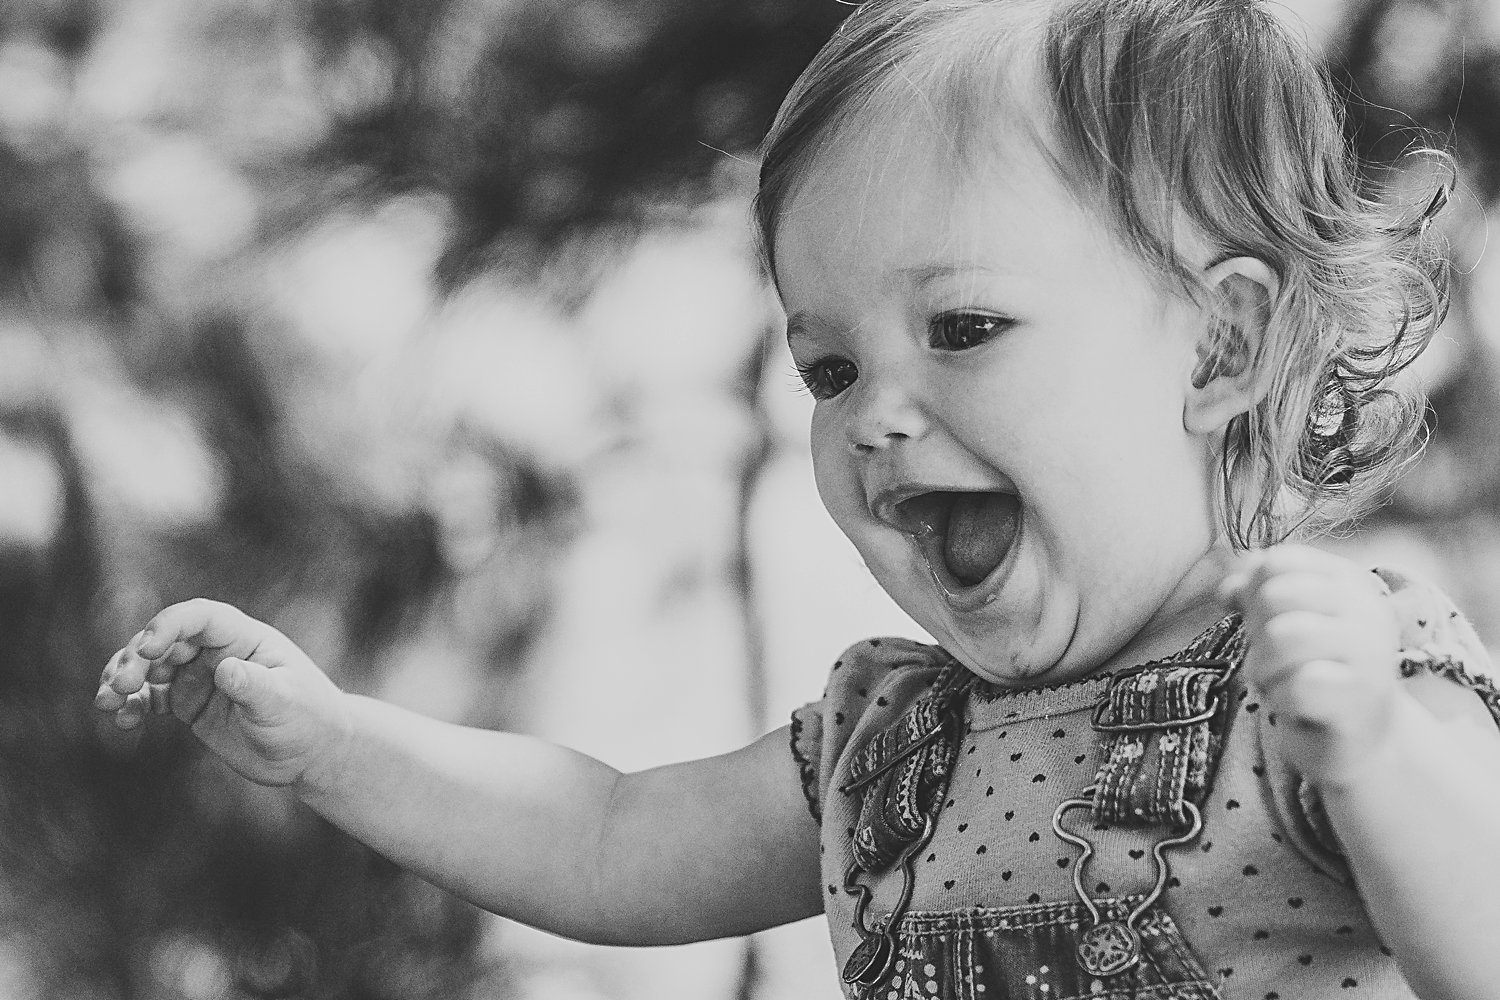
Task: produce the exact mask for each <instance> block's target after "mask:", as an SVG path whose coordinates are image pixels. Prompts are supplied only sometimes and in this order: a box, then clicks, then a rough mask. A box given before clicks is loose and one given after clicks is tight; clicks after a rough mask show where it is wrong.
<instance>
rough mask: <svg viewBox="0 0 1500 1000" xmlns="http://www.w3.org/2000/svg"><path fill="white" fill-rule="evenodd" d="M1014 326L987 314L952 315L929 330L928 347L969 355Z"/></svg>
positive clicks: (1010, 322)
mask: <svg viewBox="0 0 1500 1000" xmlns="http://www.w3.org/2000/svg"><path fill="white" fill-rule="evenodd" d="M1014 325H1015V320H1012V319H1007V318H1006V317H1004V316H993V315H990V314H987V313H974V312H949V313H943V314H942V315H941V316H937V317H935V318H934V319H933V320H932V322H931V324H929V325H928V327H927V346H928V347H931V348H934V349H935V350H939V351H967V350H968V349H969V348H971V347H978V346H979V345H981V344H985V343H988V342H989V341H990V340H993V339H994V338H995V337H996V336H998V335H1000V334H1002V333H1004V332H1005V331H1006V330H1008V329H1010V328H1011V327H1012V326H1014Z"/></svg>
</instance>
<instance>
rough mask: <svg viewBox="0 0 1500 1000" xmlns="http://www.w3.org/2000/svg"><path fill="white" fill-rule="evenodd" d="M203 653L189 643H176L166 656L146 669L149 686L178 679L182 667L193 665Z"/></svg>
mask: <svg viewBox="0 0 1500 1000" xmlns="http://www.w3.org/2000/svg"><path fill="white" fill-rule="evenodd" d="M200 652H202V649H200V648H199V647H198V646H195V645H193V644H192V643H187V642H174V643H172V645H171V647H170V648H169V649H168V650H167V652H166V655H165V656H163V657H161V658H160V659H157V660H152V661H151V662H150V666H149V667H147V669H146V682H147V683H148V684H168V683H171V682H172V681H173V680H175V679H176V677H177V674H178V672H179V671H180V670H181V669H182V667H183V666H184V665H186V664H188V663H191V662H192V661H193V660H194V659H195V658H196V657H197V656H198V654H199V653H200Z"/></svg>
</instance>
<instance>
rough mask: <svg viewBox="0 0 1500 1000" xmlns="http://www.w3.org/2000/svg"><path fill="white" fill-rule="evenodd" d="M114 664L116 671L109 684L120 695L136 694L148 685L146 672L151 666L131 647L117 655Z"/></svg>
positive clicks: (110, 677)
mask: <svg viewBox="0 0 1500 1000" xmlns="http://www.w3.org/2000/svg"><path fill="white" fill-rule="evenodd" d="M112 663H113V666H114V670H113V671H112V672H111V673H110V676H109V681H108V682H107V684H108V686H109V687H110V688H112V689H114V690H115V691H117V692H119V693H120V694H123V695H131V694H135V693H136V692H137V691H139V690H140V689H141V685H142V684H145V683H146V670H147V668H148V667H149V666H150V664H149V663H148V662H147V661H146V660H144V659H142V658H141V657H140V656H139V655H138V654H137V653H136V652H135V651H133V650H132V649H131V648H130V647H129V646H126V647H125V648H124V649H122V650H120V651H119V652H118V653H116V654H115V657H114V660H113V661H112Z"/></svg>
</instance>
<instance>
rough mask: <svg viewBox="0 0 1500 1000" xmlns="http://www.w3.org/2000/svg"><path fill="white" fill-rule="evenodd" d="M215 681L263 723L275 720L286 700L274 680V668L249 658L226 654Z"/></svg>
mask: <svg viewBox="0 0 1500 1000" xmlns="http://www.w3.org/2000/svg"><path fill="white" fill-rule="evenodd" d="M214 684H215V685H216V686H217V687H218V688H219V690H221V691H223V692H224V693H225V694H226V695H227V696H228V697H229V700H230V701H232V702H234V703H235V704H236V705H238V706H240V708H242V709H243V710H244V711H245V714H246V715H247V716H248V717H249V719H250V721H251V722H253V723H257V724H260V725H268V724H271V723H274V722H275V721H276V716H277V714H278V712H279V710H280V709H281V707H282V705H283V703H284V702H285V700H286V698H285V695H284V694H283V693H282V691H281V689H280V688H278V687H277V686H276V684H275V682H274V681H273V680H272V675H271V668H270V667H266V666H262V665H261V664H259V663H252V662H250V661H248V660H240V659H235V658H233V657H226V658H225V659H224V660H223V661H222V662H221V663H220V664H219V666H218V668H217V669H216V670H215V671H214Z"/></svg>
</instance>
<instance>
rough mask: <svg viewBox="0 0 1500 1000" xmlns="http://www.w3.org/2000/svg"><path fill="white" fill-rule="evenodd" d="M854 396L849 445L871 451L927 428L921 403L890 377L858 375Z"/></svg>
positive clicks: (849, 424)
mask: <svg viewBox="0 0 1500 1000" xmlns="http://www.w3.org/2000/svg"><path fill="white" fill-rule="evenodd" d="M854 388H855V390H856V391H857V392H858V396H857V397H856V398H855V400H853V402H854V405H855V409H854V412H853V413H852V414H851V415H850V417H849V422H848V424H847V433H848V436H849V447H850V448H852V449H853V450H854V451H856V452H871V451H877V450H880V449H883V448H889V447H891V446H892V445H894V444H896V443H898V442H900V441H906V440H912V439H915V438H919V437H921V436H922V435H923V434H925V433H926V432H927V426H928V417H927V415H926V413H925V412H924V410H923V407H922V406H921V404H920V403H919V402H918V401H917V400H915V399H913V398H912V397H911V395H910V394H909V393H908V392H906V391H905V390H904V389H902V388H901V387H900V386H899V385H898V384H896V383H894V382H893V381H891V380H881V381H875V380H871V379H869V378H861V379H860V381H859V382H858V383H856V384H855V387H854Z"/></svg>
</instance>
